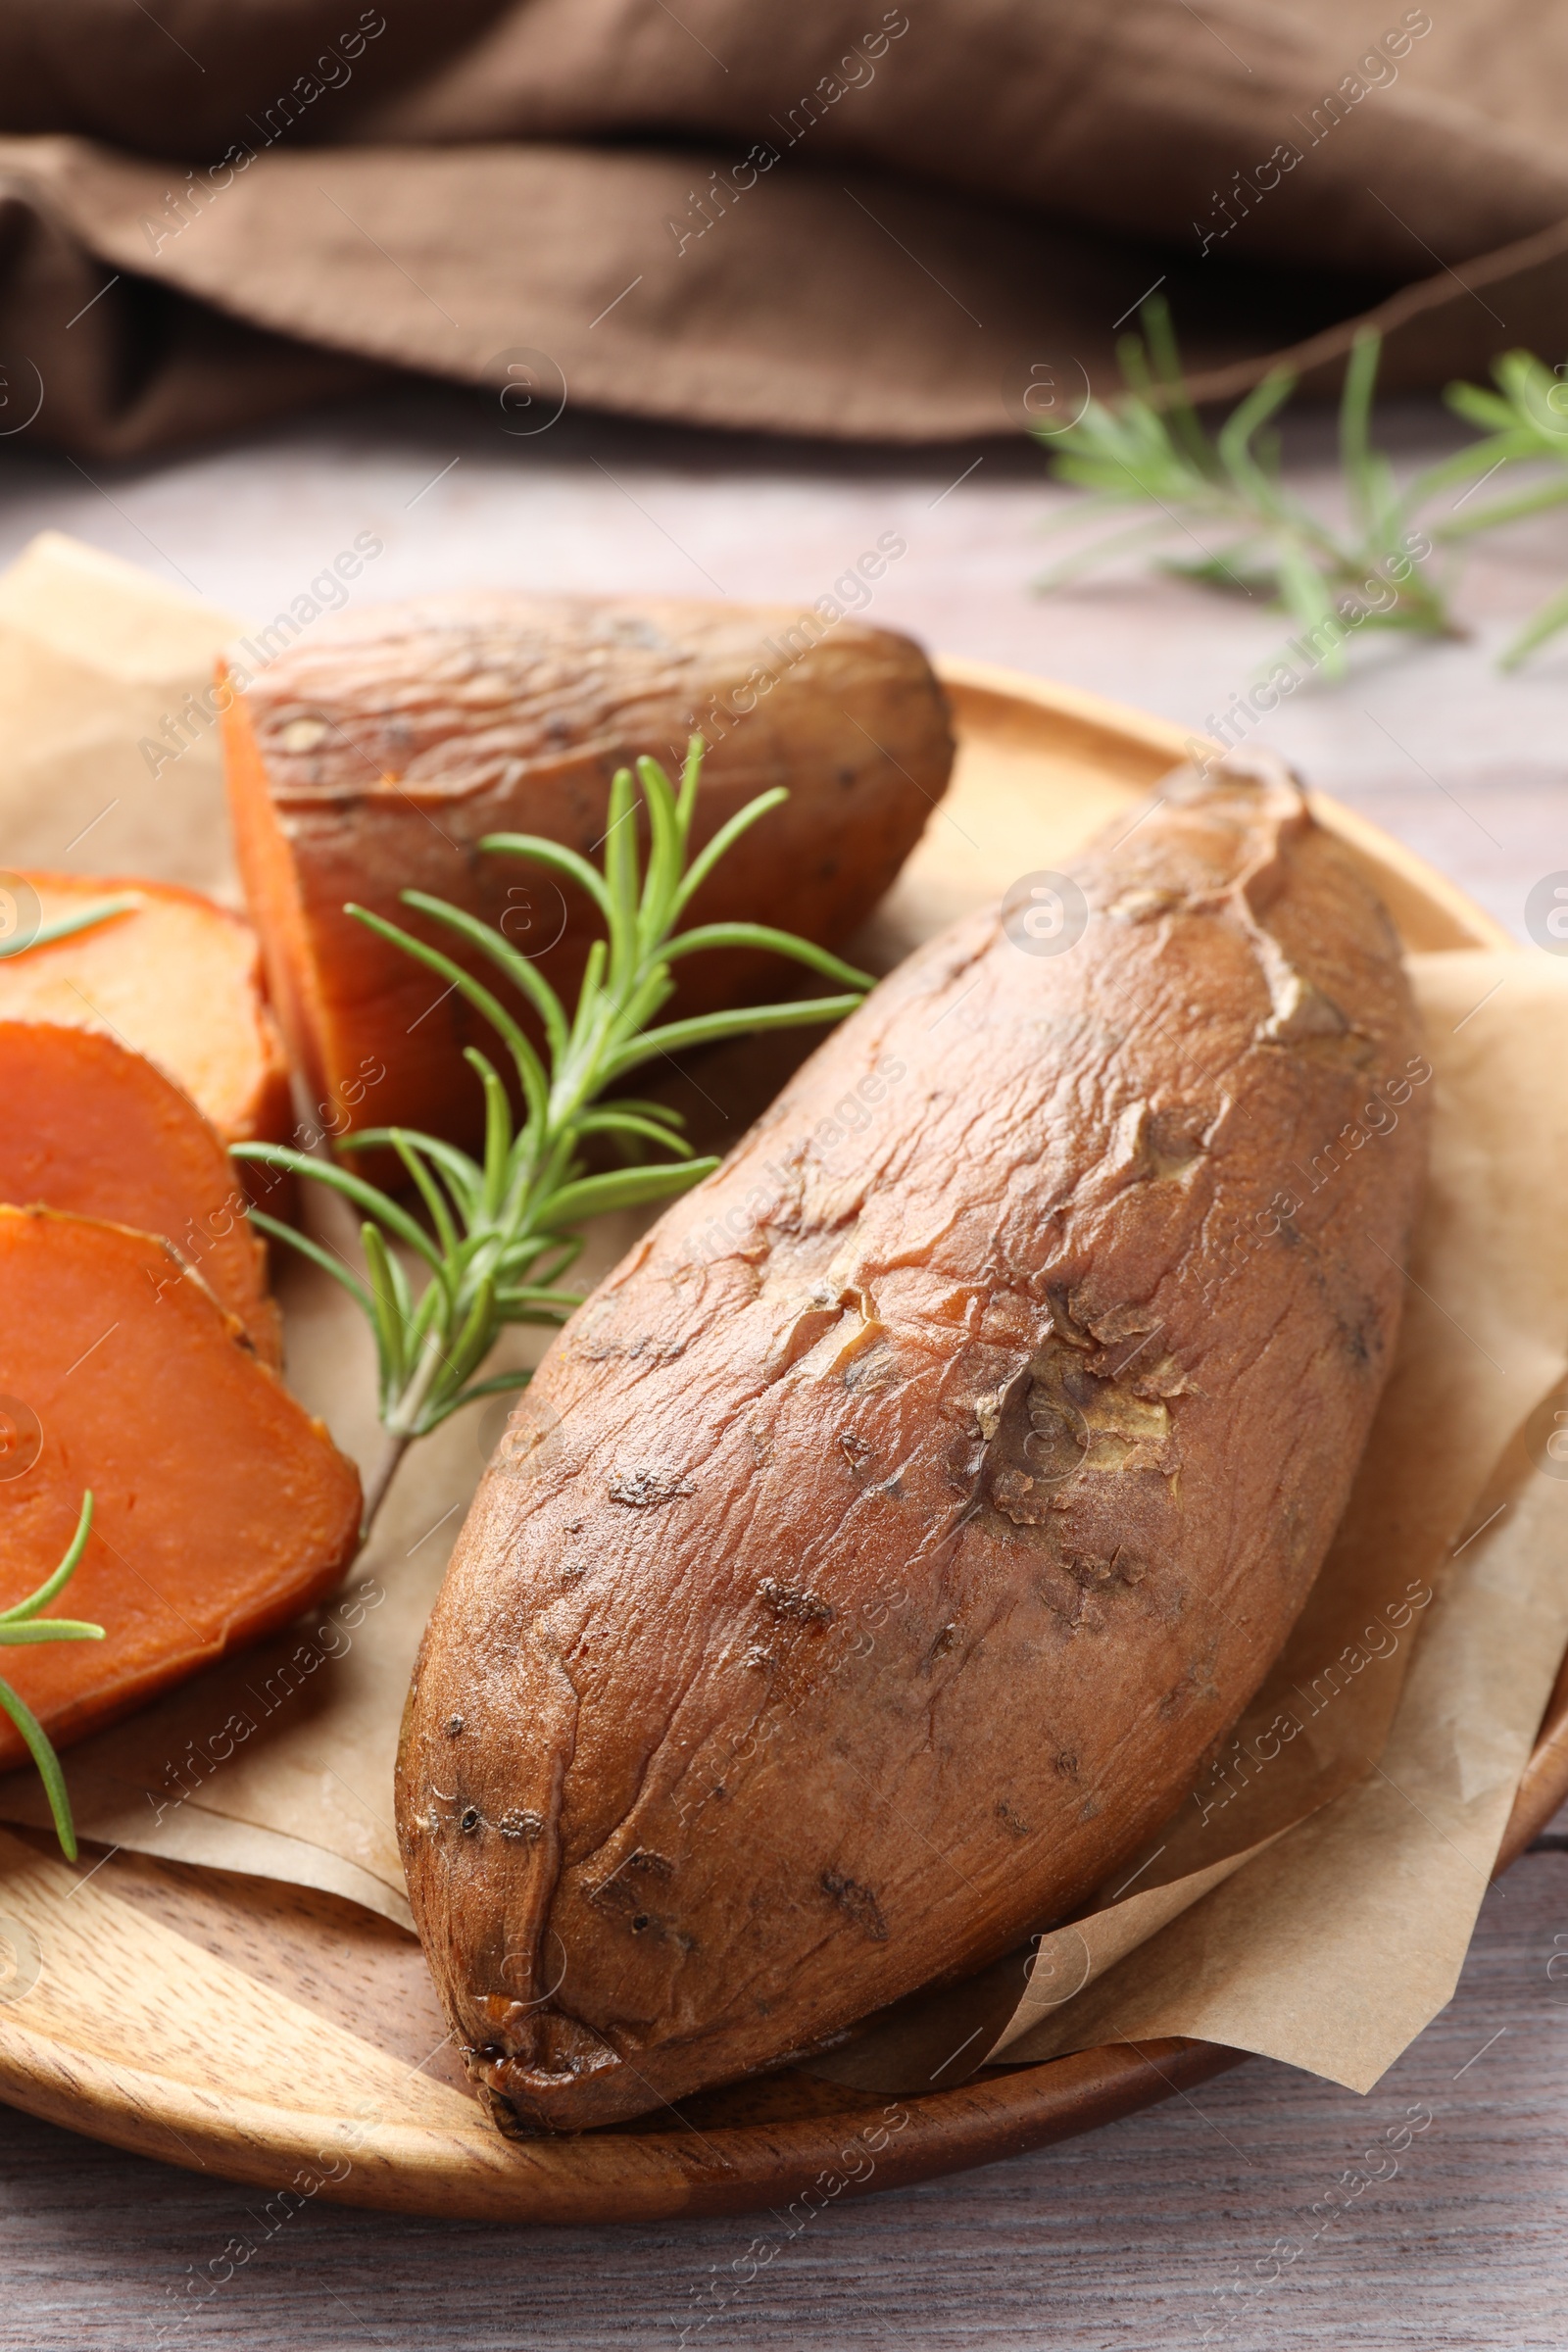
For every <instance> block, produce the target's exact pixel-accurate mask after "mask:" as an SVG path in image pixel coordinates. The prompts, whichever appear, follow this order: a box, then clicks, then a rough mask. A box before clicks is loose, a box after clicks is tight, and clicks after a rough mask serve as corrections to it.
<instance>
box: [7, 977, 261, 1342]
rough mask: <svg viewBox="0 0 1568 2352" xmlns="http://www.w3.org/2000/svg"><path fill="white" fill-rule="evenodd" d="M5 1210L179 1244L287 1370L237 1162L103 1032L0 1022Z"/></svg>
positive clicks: (184, 1101)
mask: <svg viewBox="0 0 1568 2352" xmlns="http://www.w3.org/2000/svg"><path fill="white" fill-rule="evenodd" d="M0 1103H3V1104H4V1105H5V1115H4V1117H3V1119H0V1201H9V1202H10V1203H11V1204H12V1205H13V1206H14V1207H17V1208H28V1207H34V1206H37V1207H43V1208H63V1209H68V1210H70V1211H71V1212H72V1213H73V1215H75V1216H80V1217H98V1218H107V1219H108V1220H109V1221H110V1222H111V1223H112V1224H116V1225H129V1226H132V1227H134V1228H135V1229H136V1230H137V1231H138V1232H142V1233H153V1234H157V1235H159V1236H160V1237H161V1238H162V1239H163V1240H164V1241H167V1242H172V1244H173V1246H174V1248H175V1250H177V1251H178V1253H179V1255H180V1257H181V1258H182V1259H183V1260H184V1262H185V1263H186V1264H187V1265H189V1266H192V1267H194V1268H195V1270H196V1272H197V1273H198V1274H200V1275H201V1277H202V1279H203V1280H204V1281H205V1282H206V1284H207V1287H208V1289H209V1290H210V1291H211V1292H212V1294H213V1296H214V1298H215V1299H217V1300H218V1303H219V1305H220V1306H221V1307H222V1308H223V1309H224V1311H225V1312H226V1313H228V1314H231V1315H233V1316H234V1317H235V1319H236V1320H237V1321H238V1322H239V1323H240V1324H241V1325H242V1326H243V1328H244V1331H245V1335H246V1337H247V1339H249V1341H250V1343H251V1345H252V1347H253V1348H255V1349H256V1351H257V1353H258V1355H260V1356H261V1358H262V1360H263V1361H264V1363H268V1364H270V1365H271V1366H272V1369H273V1370H274V1371H275V1370H276V1369H277V1368H278V1366H279V1365H280V1364H281V1362H282V1356H283V1350H282V1326H281V1323H280V1320H279V1317H278V1311H277V1306H276V1303H275V1301H274V1300H273V1299H271V1298H270V1296H269V1294H268V1289H267V1253H266V1251H265V1250H264V1249H263V1247H262V1244H261V1242H260V1240H259V1239H258V1238H257V1236H256V1234H255V1233H254V1232H253V1231H252V1229H251V1225H250V1220H249V1218H248V1217H247V1215H246V1213H245V1192H244V1187H243V1186H242V1184H241V1183H240V1180H239V1178H238V1176H237V1174H236V1172H235V1169H234V1166H233V1163H232V1162H231V1160H230V1159H229V1156H228V1153H227V1152H225V1151H224V1150H223V1147H222V1145H221V1143H220V1142H219V1140H218V1137H217V1136H216V1134H215V1133H214V1132H213V1129H212V1128H211V1127H210V1126H209V1124H208V1122H207V1121H206V1120H205V1119H204V1118H203V1117H202V1114H201V1112H200V1111H199V1110H198V1109H197V1108H196V1105H195V1103H192V1101H191V1099H190V1097H189V1096H188V1095H186V1094H182V1093H181V1091H180V1089H179V1088H178V1087H177V1086H175V1085H174V1083H173V1081H172V1079H170V1078H166V1077H165V1076H164V1075H163V1072H162V1071H161V1070H156V1069H154V1067H153V1065H152V1063H151V1062H150V1061H148V1060H146V1059H145V1058H144V1057H143V1056H142V1055H141V1054H132V1053H130V1052H129V1051H128V1050H127V1049H126V1048H125V1047H124V1046H122V1045H118V1044H117V1043H116V1041H115V1040H114V1039H113V1038H112V1037H108V1036H104V1035H101V1034H100V1033H99V1032H98V1031H96V1030H93V1029H68V1028H65V1027H63V1026H61V1025H59V1024H56V1023H54V1022H48V1021H7V1020H0Z"/></svg>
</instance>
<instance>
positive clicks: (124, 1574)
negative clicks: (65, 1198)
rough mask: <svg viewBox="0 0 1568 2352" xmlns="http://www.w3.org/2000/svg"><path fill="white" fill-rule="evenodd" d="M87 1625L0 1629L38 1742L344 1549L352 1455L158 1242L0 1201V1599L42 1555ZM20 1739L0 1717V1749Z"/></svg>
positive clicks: (211, 1638) (12, 1595) (258, 1624)
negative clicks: (86, 1525)
mask: <svg viewBox="0 0 1568 2352" xmlns="http://www.w3.org/2000/svg"><path fill="white" fill-rule="evenodd" d="M87 1489H90V1490H91V1492H92V1496H93V1505H94V1510H93V1527H92V1534H91V1536H90V1537H89V1539H88V1542H87V1548H86V1552H85V1554H84V1555H83V1558H82V1562H81V1565H80V1567H79V1568H78V1569H77V1570H76V1573H75V1576H74V1578H73V1581H72V1587H71V1606H72V1612H73V1615H75V1616H79V1617H83V1618H85V1619H86V1620H87V1621H88V1622H89V1623H96V1624H98V1625H101V1626H103V1627H104V1629H105V1634H106V1639H105V1640H104V1641H102V1642H69V1643H66V1642H63V1643H59V1644H55V1643H48V1644H40V1645H39V1646H37V1647H29V1648H26V1649H18V1650H15V1651H10V1650H8V1651H7V1653H6V1656H7V1663H6V1674H7V1676H8V1678H9V1680H10V1681H11V1682H12V1683H13V1684H14V1686H15V1688H16V1689H17V1690H18V1691H20V1692H21V1694H22V1696H23V1697H24V1698H25V1701H26V1703H27V1704H28V1706H30V1707H31V1708H32V1709H33V1711H34V1713H35V1714H36V1715H38V1716H39V1718H40V1719H41V1720H42V1722H43V1725H44V1727H45V1729H46V1730H47V1732H48V1734H49V1737H50V1738H51V1740H54V1742H55V1743H56V1745H57V1746H59V1745H63V1744H64V1743H65V1742H66V1741H68V1740H76V1739H79V1738H80V1737H81V1736H82V1734H83V1733H84V1732H88V1731H91V1730H93V1729H95V1728H96V1727H97V1726H98V1725H100V1724H103V1723H106V1722H109V1721H110V1720H112V1719H113V1718H114V1717H116V1716H119V1715H123V1714H124V1713H125V1712H126V1711H127V1709H129V1708H131V1707H133V1706H136V1705H138V1704H139V1703H140V1702H141V1701H142V1700H144V1699H146V1698H149V1697H151V1696H152V1694H153V1693H154V1692H155V1691H161V1690H163V1689H165V1688H166V1687H167V1686H168V1685H169V1684H171V1683H177V1682H180V1681H182V1680H183V1679H184V1678H185V1677H186V1676H187V1675H190V1674H194V1673H195V1672H196V1670H197V1669H198V1667H202V1666H206V1665H209V1664H211V1662H212V1661H213V1659H215V1658H217V1657H219V1656H221V1654H222V1652H223V1651H224V1650H227V1649H233V1648H236V1647H238V1646H239V1645H240V1644H241V1643H243V1642H253V1641H256V1640H257V1639H258V1638H259V1637H260V1636H261V1635H263V1634H266V1633H269V1632H270V1631H271V1630H272V1629H273V1628H274V1627H276V1626H279V1625H282V1624H285V1623H286V1622H287V1621H288V1619H289V1618H290V1617H292V1616H294V1615H295V1614H296V1613H297V1612H298V1611H299V1610H300V1609H302V1608H305V1607H306V1606H308V1604H309V1603H310V1602H311V1601H313V1600H316V1599H318V1598H319V1596H320V1595H321V1594H322V1593H326V1592H328V1591H329V1590H330V1588H331V1587H332V1586H333V1585H334V1584H335V1583H336V1582H337V1579H338V1578H339V1576H340V1575H341V1574H342V1573H343V1571H344V1569H345V1568H346V1567H347V1566H348V1564H349V1562H350V1561H351V1560H352V1558H353V1556H354V1550H355V1544H356V1541H357V1535H358V1529H359V1519H360V1481H359V1474H358V1472H357V1471H356V1470H355V1467H354V1465H353V1463H352V1462H351V1461H349V1460H348V1459H347V1458H346V1457H345V1456H344V1455H343V1454H341V1453H339V1452H338V1450H337V1448H336V1446H334V1445H333V1444H332V1442H331V1440H330V1438H329V1437H328V1436H327V1434H326V1431H325V1430H324V1429H323V1428H322V1426H321V1424H320V1422H319V1421H315V1420H313V1419H312V1418H311V1416H310V1415H309V1414H308V1413H307V1412H306V1410H305V1408H304V1406H303V1405H301V1404H298V1403H296V1401H295V1400H294V1398H293V1397H290V1395H289V1394H288V1391H287V1390H286V1389H285V1388H284V1387H283V1386H282V1384H281V1382H280V1381H279V1380H278V1379H277V1377H276V1375H275V1374H274V1373H272V1372H271V1371H270V1370H269V1369H268V1367H267V1366H266V1365H265V1364H263V1363H262V1362H261V1361H260V1360H259V1359H258V1357H257V1354H256V1351H255V1349H254V1348H251V1347H250V1346H249V1345H248V1344H247V1342H246V1340H245V1338H244V1335H243V1333H242V1332H241V1330H240V1327H239V1325H238V1324H237V1323H236V1322H235V1321H234V1319H233V1317H232V1316H229V1315H225V1314H224V1312H223V1310H222V1308H221V1307H220V1306H219V1304H218V1303H217V1301H216V1300H215V1299H214V1298H213V1295H212V1293H211V1292H210V1291H209V1290H208V1288H207V1286H206V1285H205V1283H203V1281H202V1280H201V1278H200V1276H199V1275H196V1274H194V1273H192V1272H191V1270H190V1269H189V1267H186V1266H182V1265H181V1264H180V1262H179V1260H178V1258H177V1257H176V1256H175V1255H174V1253H173V1252H172V1250H171V1249H170V1247H169V1245H168V1244H167V1242H163V1241H160V1240H158V1239H157V1238H156V1237H155V1236H153V1235H151V1234H145V1233H133V1232H131V1231H130V1229H129V1228H128V1227H126V1226H123V1225H111V1224H106V1223H102V1222H100V1221H98V1220H96V1219H92V1218H88V1217H73V1216H65V1215H62V1214H61V1213H60V1212H58V1211H57V1210H54V1209H46V1208H8V1207H0V1595H3V1601H0V1605H4V1603H8V1602H10V1601H13V1600H16V1599H20V1598H21V1597H22V1595H23V1594H24V1593H29V1592H31V1591H32V1589H33V1588H34V1587H35V1586H36V1585H37V1584H39V1583H40V1582H41V1581H42V1580H43V1578H44V1577H45V1576H47V1575H48V1574H49V1572H50V1570H51V1569H52V1568H53V1567H54V1566H55V1565H56V1564H57V1563H58V1561H59V1560H60V1559H61V1557H62V1555H63V1554H64V1552H65V1549H66V1546H67V1544H69V1543H70V1541H71V1537H72V1534H73V1530H74V1527H75V1524H76V1515H77V1513H78V1511H79V1510H80V1508H81V1497H82V1494H83V1492H84V1491H85V1490H87ZM25 1754H26V1750H25V1747H24V1744H23V1741H22V1737H21V1734H20V1733H19V1732H17V1731H16V1730H15V1728H14V1727H13V1726H12V1725H11V1723H10V1722H9V1721H5V1722H0V1767H4V1766H7V1765H10V1764H13V1763H21V1762H23V1761H25Z"/></svg>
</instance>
